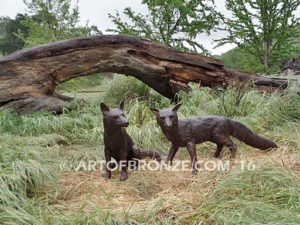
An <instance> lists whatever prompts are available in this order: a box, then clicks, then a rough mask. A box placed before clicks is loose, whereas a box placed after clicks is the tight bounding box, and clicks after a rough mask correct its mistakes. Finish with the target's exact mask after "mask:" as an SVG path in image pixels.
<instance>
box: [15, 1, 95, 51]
mask: <svg viewBox="0 0 300 225" xmlns="http://www.w3.org/2000/svg"><path fill="white" fill-rule="evenodd" d="M24 3H25V4H26V6H27V8H28V10H29V12H30V13H31V14H32V15H33V16H32V19H27V20H25V21H24V22H23V25H24V26H26V27H28V29H29V34H28V37H26V36H24V34H23V33H19V37H20V38H22V40H23V41H24V42H25V45H26V46H27V47H31V46H34V45H38V44H44V43H48V42H54V41H58V40H64V39H69V38H75V37H82V36H89V35H92V34H93V33H99V30H98V29H97V27H95V26H89V25H88V24H86V25H85V26H79V25H78V23H79V10H78V5H75V6H72V1H71V0H53V1H48V0H24ZM77 4H78V3H77Z"/></svg>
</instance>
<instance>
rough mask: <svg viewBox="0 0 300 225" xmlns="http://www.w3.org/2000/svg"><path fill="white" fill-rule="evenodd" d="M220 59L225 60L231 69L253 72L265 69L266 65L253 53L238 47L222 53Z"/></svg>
mask: <svg viewBox="0 0 300 225" xmlns="http://www.w3.org/2000/svg"><path fill="white" fill-rule="evenodd" d="M218 59H220V60H222V61H223V62H224V65H225V66H226V67H227V68H229V69H234V70H240V71H245V72H251V73H259V72H263V71H264V65H263V64H262V63H261V62H260V60H259V59H257V58H255V57H254V56H253V55H251V54H249V53H247V52H245V51H243V50H242V49H241V48H239V47H236V48H234V49H232V50H229V51H228V52H226V53H224V54H222V55H221V56H219V57H218Z"/></svg>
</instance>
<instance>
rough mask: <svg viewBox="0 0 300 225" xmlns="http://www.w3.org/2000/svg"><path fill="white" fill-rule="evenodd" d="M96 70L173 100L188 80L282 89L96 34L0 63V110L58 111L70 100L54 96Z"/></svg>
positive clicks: (202, 60) (211, 63) (209, 63)
mask: <svg viewBox="0 0 300 225" xmlns="http://www.w3.org/2000/svg"><path fill="white" fill-rule="evenodd" d="M98 72H113V73H118V74H125V75H129V76H133V77H136V78H137V79H139V80H141V81H142V82H144V83H145V84H147V85H148V86H150V87H151V88H153V89H154V90H156V91H157V92H159V93H160V94H162V95H164V96H165V97H167V98H170V99H174V98H175V96H176V92H177V91H178V90H181V89H183V90H189V86H188V83H189V82H201V85H203V86H209V87H213V86H219V85H221V86H228V85H229V84H235V83H236V82H237V81H238V82H243V83H250V84H251V85H253V86H254V87H255V88H258V89H260V90H266V91H269V90H274V89H280V88H282V89H284V88H286V87H287V80H285V79H274V78H267V77H261V76H257V75H254V74H247V73H243V72H237V71H231V70H228V69H226V68H224V65H223V63H222V62H221V61H219V60H217V59H214V58H210V57H205V56H202V55H198V54H192V53H184V52H180V51H177V50H175V49H171V48H167V47H165V46H163V45H160V44H156V43H153V42H150V41H148V40H145V39H141V38H137V37H131V36H118V35H101V36H93V37H88V38H78V39H73V40H67V41H61V42H56V43H50V44H46V45H41V46H37V47H33V48H29V49H24V50H21V51H18V52H15V53H13V54H11V55H8V56H6V57H2V58H1V59H0V106H5V107H12V108H14V109H15V110H16V111H17V112H18V113H21V114H22V113H26V112H32V111H39V110H47V111H52V112H57V113H59V112H61V111H62V108H63V106H64V105H65V103H66V101H69V100H70V98H69V97H67V96H64V95H62V94H59V93H57V92H56V87H57V86H58V85H59V84H60V83H63V82H65V81H67V80H70V79H73V78H76V77H80V76H86V75H89V74H93V73H98Z"/></svg>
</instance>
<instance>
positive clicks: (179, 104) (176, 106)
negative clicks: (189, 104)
mask: <svg viewBox="0 0 300 225" xmlns="http://www.w3.org/2000/svg"><path fill="white" fill-rule="evenodd" d="M181 105H182V103H181V102H180V103H178V104H177V105H175V106H174V107H173V109H172V111H174V112H177V111H178V109H179V108H180V106H181Z"/></svg>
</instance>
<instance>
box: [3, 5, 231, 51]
mask: <svg viewBox="0 0 300 225" xmlns="http://www.w3.org/2000/svg"><path fill="white" fill-rule="evenodd" d="M74 1H76V0H74ZM224 2H225V0H215V3H216V6H217V8H218V10H219V11H221V12H222V13H224V14H226V9H225V6H224V5H225V3H224ZM128 6H130V7H131V8H133V9H134V10H135V11H137V12H141V13H145V12H146V7H145V6H144V5H142V4H141V0H79V11H80V16H81V23H83V24H85V23H86V21H89V24H90V25H96V26H98V28H99V29H100V30H101V31H102V32H104V33H106V32H105V30H106V29H108V28H111V27H113V23H112V22H111V21H110V20H109V18H108V15H107V14H108V13H112V14H114V12H115V11H116V10H117V11H119V12H123V9H124V8H125V7H128ZM17 13H25V5H24V3H23V0H0V16H9V17H11V18H14V17H15V16H16V14H17ZM224 35H225V34H224V33H222V32H217V33H213V34H211V35H210V36H209V37H207V36H206V35H200V36H199V38H198V39H199V42H200V43H201V44H203V45H204V46H205V47H206V48H207V49H208V50H209V51H210V52H211V53H212V54H222V53H224V52H226V51H228V50H229V49H231V48H233V47H234V45H231V44H227V45H224V46H222V47H219V48H216V49H213V46H214V45H215V43H212V41H213V39H217V38H220V37H224Z"/></svg>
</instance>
